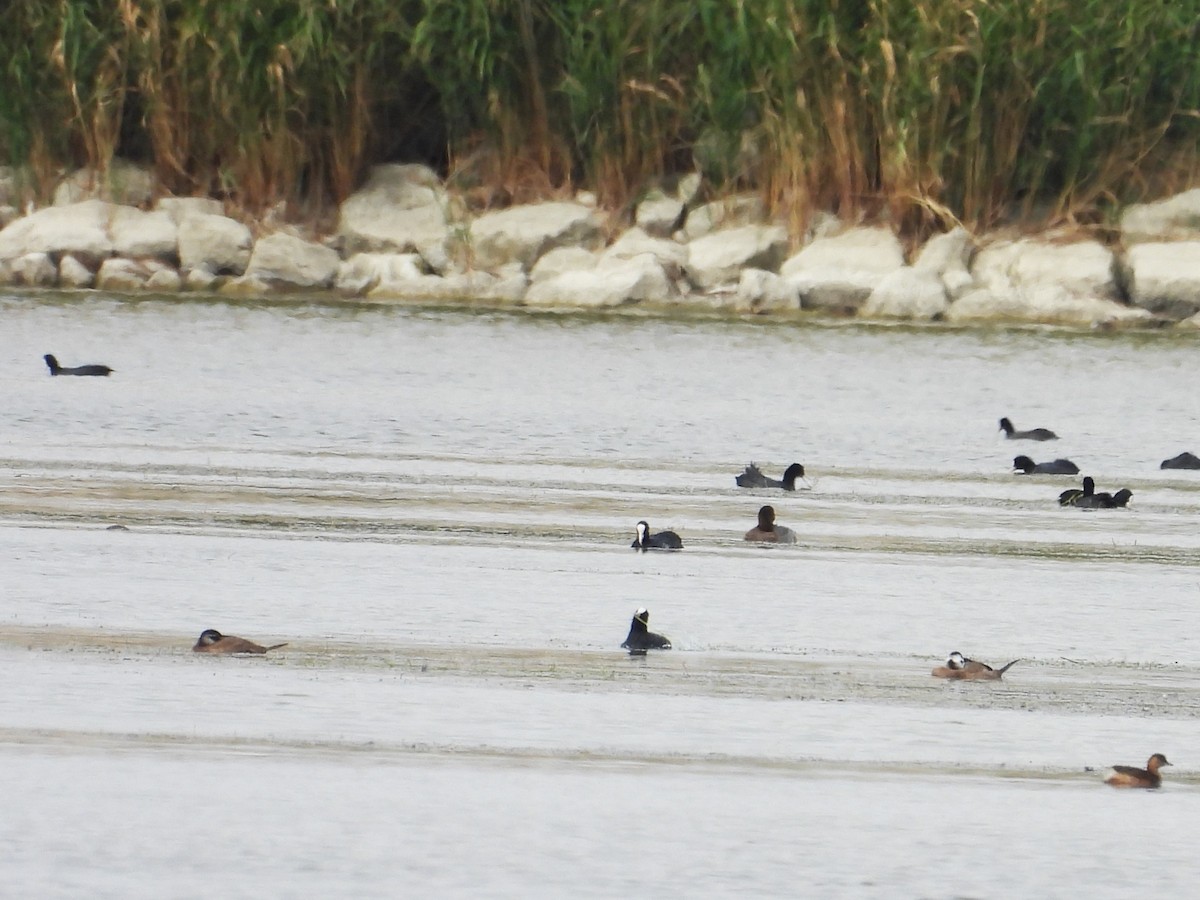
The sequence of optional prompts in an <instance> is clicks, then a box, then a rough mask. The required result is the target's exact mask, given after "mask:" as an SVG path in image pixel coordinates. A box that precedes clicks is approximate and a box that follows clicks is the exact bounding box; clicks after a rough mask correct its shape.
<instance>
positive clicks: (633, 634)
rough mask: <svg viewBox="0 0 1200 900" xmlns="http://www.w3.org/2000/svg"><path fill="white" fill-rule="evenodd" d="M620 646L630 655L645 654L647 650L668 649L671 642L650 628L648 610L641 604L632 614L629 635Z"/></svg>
mask: <svg viewBox="0 0 1200 900" xmlns="http://www.w3.org/2000/svg"><path fill="white" fill-rule="evenodd" d="M621 647H622V648H623V649H625V650H628V651H629V655H630V656H645V655H646V651H647V650H670V649H671V642H670V641H669V640H668V639H667V638H665V637H663V636H662V635H661V634H655V633H654V632H653V631H651V630H650V611H649V610H648V609H646V607H644V606H643V607H642V608H641V609H639V610H638V611H637V612H635V613H634V614H633V621H631V622H630V623H629V635H628V636H627V637H626V638H625V642H624V643H623V644H621Z"/></svg>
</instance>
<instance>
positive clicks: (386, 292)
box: [367, 272, 497, 300]
mask: <svg viewBox="0 0 1200 900" xmlns="http://www.w3.org/2000/svg"><path fill="white" fill-rule="evenodd" d="M496 281H497V279H496V277H495V276H494V275H490V274H488V273H487V272H467V273H463V274H457V275H448V276H442V275H420V276H418V277H417V278H413V279H411V280H408V281H403V282H399V281H397V282H390V283H388V284H380V285H379V286H377V287H375V288H373V289H372V290H370V291H368V292H367V296H368V297H370V298H372V299H376V300H388V299H394V300H474V299H476V298H478V297H481V296H483V295H484V294H486V293H487V292H488V291H489V290H491V289H492V288H493V287H494V286H495V284H496Z"/></svg>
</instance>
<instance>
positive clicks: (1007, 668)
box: [996, 659, 1021, 678]
mask: <svg viewBox="0 0 1200 900" xmlns="http://www.w3.org/2000/svg"><path fill="white" fill-rule="evenodd" d="M1020 661H1021V660H1019V659H1014V660H1013V661H1012V662H1010V663H1009V664H1008V665H1007V666H1002V667H1001V668H999V669H997V670H996V677H997V678H999V677H1000V676H1001V675H1003V674H1004V673H1005V672H1007V671H1008V670H1009V669H1011V668H1012V667H1013V666H1015V665H1016V664H1017V663H1019V662H1020Z"/></svg>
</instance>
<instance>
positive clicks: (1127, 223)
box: [1121, 188, 1200, 245]
mask: <svg viewBox="0 0 1200 900" xmlns="http://www.w3.org/2000/svg"><path fill="white" fill-rule="evenodd" d="M1121 237H1122V239H1123V240H1124V242H1125V244H1126V245H1129V244H1134V243H1137V242H1139V241H1162V240H1166V239H1182V240H1195V239H1196V238H1198V237H1200V188H1193V189H1192V190H1190V191H1184V192H1183V193H1182V194H1176V195H1175V196H1174V197H1168V198H1167V199H1165V200H1159V201H1158V202H1156V203H1136V204H1133V205H1132V206H1128V207H1126V208H1125V211H1124V212H1122V213H1121Z"/></svg>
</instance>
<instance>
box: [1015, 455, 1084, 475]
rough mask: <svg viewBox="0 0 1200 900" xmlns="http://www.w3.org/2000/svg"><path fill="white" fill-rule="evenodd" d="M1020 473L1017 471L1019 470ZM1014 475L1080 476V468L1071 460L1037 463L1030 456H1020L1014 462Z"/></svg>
mask: <svg viewBox="0 0 1200 900" xmlns="http://www.w3.org/2000/svg"><path fill="white" fill-rule="evenodd" d="M1018 469H1019V470H1020V471H1017V470H1018ZM1013 474H1014V475H1078V474H1079V466H1077V465H1075V463H1073V462H1071V461H1070V460H1069V459H1056V460H1054V461H1053V462H1044V463H1035V462H1034V461H1033V460H1032V459H1030V458H1029V457H1028V456H1018V457H1017V458H1016V459H1014V460H1013Z"/></svg>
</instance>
